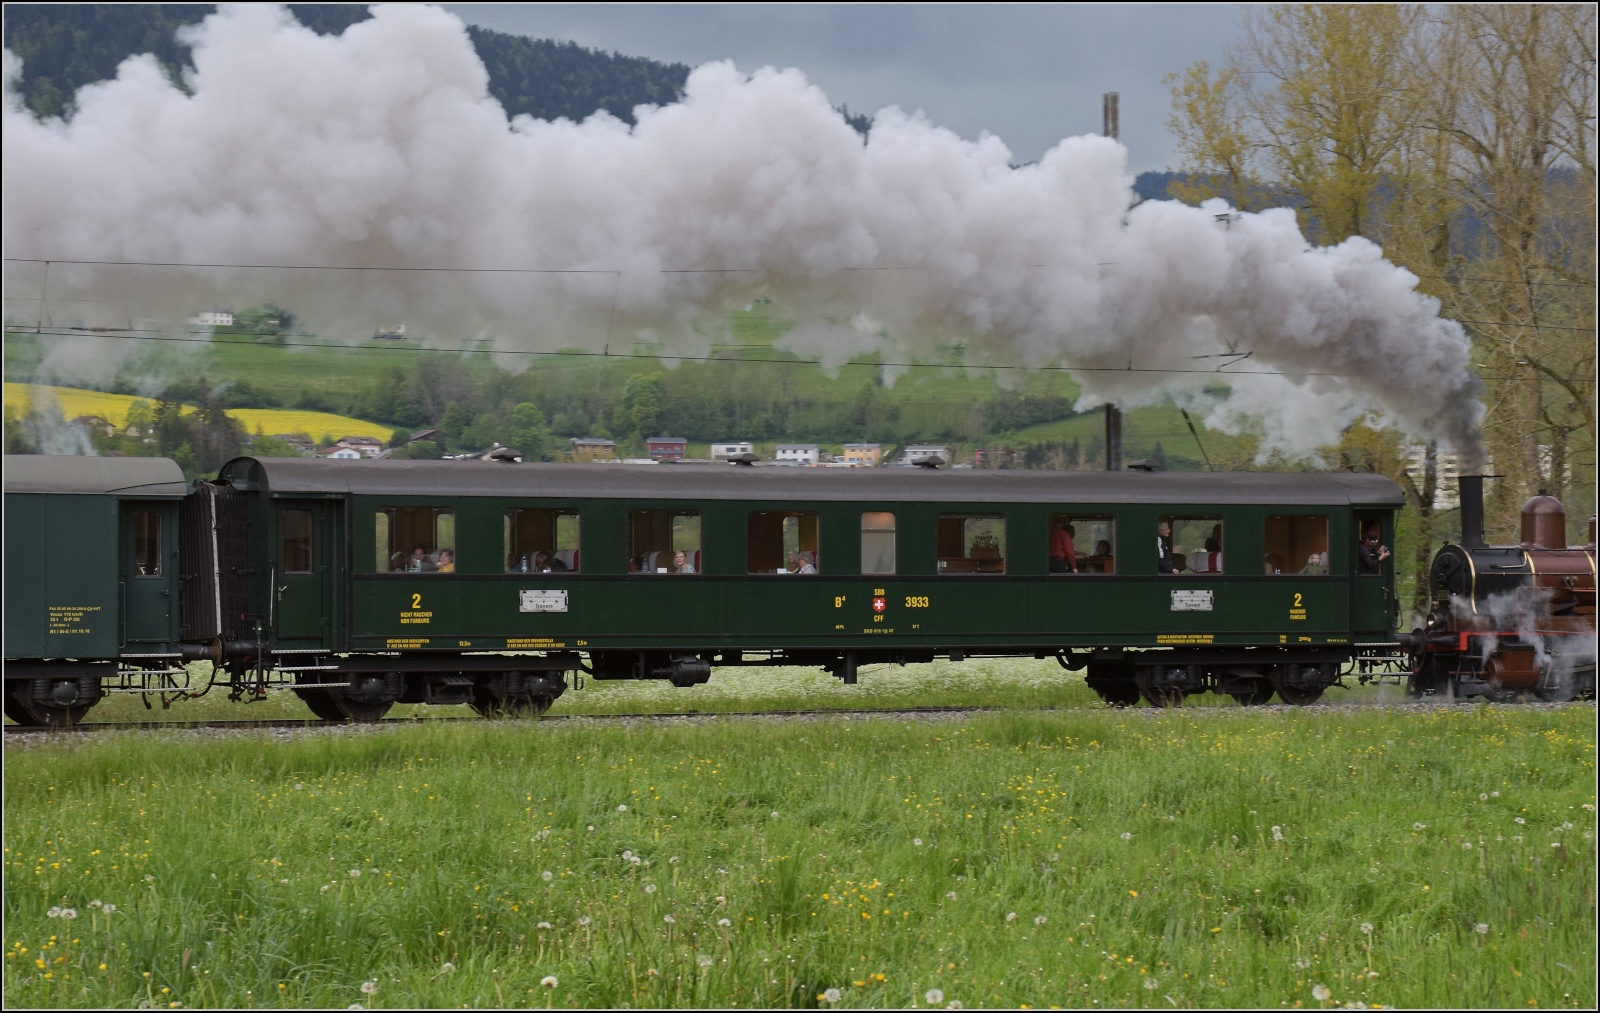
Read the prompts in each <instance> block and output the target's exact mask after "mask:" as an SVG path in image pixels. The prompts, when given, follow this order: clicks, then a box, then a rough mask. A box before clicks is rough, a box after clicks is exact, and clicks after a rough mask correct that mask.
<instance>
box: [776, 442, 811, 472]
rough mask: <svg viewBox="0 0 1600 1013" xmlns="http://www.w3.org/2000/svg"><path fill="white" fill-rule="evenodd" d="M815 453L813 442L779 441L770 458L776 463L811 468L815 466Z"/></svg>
mask: <svg viewBox="0 0 1600 1013" xmlns="http://www.w3.org/2000/svg"><path fill="white" fill-rule="evenodd" d="M817 453H818V451H817V445H816V444H815V443H780V444H778V449H777V452H776V453H775V454H773V457H772V460H773V461H774V462H775V463H777V464H788V465H798V466H800V467H804V468H811V467H815V466H816V463H817Z"/></svg>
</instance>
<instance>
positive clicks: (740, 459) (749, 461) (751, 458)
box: [728, 450, 761, 468]
mask: <svg viewBox="0 0 1600 1013" xmlns="http://www.w3.org/2000/svg"><path fill="white" fill-rule="evenodd" d="M759 460H761V458H759V457H757V456H756V455H754V454H752V453H750V452H749V451H748V450H747V451H745V452H744V453H742V454H729V455H728V463H729V464H737V465H739V466H740V467H742V468H753V467H755V464H756V462H757V461H759Z"/></svg>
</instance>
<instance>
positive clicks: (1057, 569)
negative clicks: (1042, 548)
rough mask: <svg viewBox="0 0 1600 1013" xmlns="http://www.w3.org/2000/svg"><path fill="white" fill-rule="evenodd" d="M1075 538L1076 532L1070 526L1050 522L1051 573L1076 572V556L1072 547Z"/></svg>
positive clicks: (1057, 521) (1055, 521)
mask: <svg viewBox="0 0 1600 1013" xmlns="http://www.w3.org/2000/svg"><path fill="white" fill-rule="evenodd" d="M1076 537H1078V532H1077V530H1076V529H1074V528H1073V526H1072V525H1071V524H1067V525H1063V524H1062V523H1061V522H1060V521H1059V520H1054V521H1051V522H1050V572H1051V573H1077V572H1078V554H1077V552H1076V551H1075V550H1074V549H1073V547H1072V540H1073V539H1074V538H1076Z"/></svg>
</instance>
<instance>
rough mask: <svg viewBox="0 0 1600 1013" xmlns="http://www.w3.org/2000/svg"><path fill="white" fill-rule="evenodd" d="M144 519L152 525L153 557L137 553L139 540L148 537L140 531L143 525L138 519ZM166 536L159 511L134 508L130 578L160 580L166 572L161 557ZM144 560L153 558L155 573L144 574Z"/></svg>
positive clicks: (146, 533)
mask: <svg viewBox="0 0 1600 1013" xmlns="http://www.w3.org/2000/svg"><path fill="white" fill-rule="evenodd" d="M144 517H148V518H150V519H151V522H152V524H153V530H154V532H155V552H154V554H153V556H152V555H151V554H150V553H148V551H147V552H146V553H141V552H140V551H139V545H140V542H141V540H144V539H146V538H147V537H148V532H147V531H145V530H142V529H143V528H144V524H143V523H142V522H141V520H140V518H144ZM166 534H167V533H166V528H165V524H164V519H163V517H162V513H161V511H160V510H153V509H149V508H145V507H136V508H135V509H134V511H133V544H132V545H131V546H130V547H129V548H130V549H131V550H132V553H133V558H132V560H131V562H132V564H133V566H132V570H133V573H132V574H131V576H132V577H134V578H135V579H149V580H160V579H161V578H162V576H163V574H164V573H165V572H166V565H165V560H164V559H163V558H162V557H163V555H164V553H163V551H162V549H163V544H164V543H165V542H166V540H167V539H166ZM146 558H154V560H155V572H154V573H146V572H145V566H144V560H145V559H146Z"/></svg>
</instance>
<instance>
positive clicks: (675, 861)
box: [667, 855, 678, 865]
mask: <svg viewBox="0 0 1600 1013" xmlns="http://www.w3.org/2000/svg"><path fill="white" fill-rule="evenodd" d="M667 864H668V865H677V864H678V856H677V855H673V856H672V857H671V858H669V859H667Z"/></svg>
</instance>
